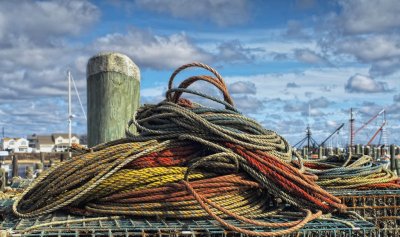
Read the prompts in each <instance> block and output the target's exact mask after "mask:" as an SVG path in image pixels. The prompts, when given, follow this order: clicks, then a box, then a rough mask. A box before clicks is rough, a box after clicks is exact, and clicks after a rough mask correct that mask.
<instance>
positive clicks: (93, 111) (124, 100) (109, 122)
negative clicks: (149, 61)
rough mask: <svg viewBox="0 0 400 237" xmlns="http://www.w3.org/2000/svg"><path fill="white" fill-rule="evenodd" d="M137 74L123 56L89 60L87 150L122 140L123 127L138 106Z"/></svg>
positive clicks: (134, 68) (104, 56) (113, 55)
mask: <svg viewBox="0 0 400 237" xmlns="http://www.w3.org/2000/svg"><path fill="white" fill-rule="evenodd" d="M96 64H97V65H96ZM127 64H129V65H127ZM126 69H129V70H126ZM132 72H137V73H132ZM139 75H140V74H139V69H138V68H137V66H136V65H135V64H134V63H133V62H132V61H131V60H130V59H129V58H128V60H127V56H125V55H121V54H114V53H110V54H100V55H96V56H94V57H93V58H91V59H90V60H89V62H88V74H87V102H88V103H87V106H88V145H89V147H93V146H95V145H98V144H100V143H104V142H108V141H112V140H115V139H118V138H122V137H125V127H126V124H127V123H128V121H129V120H130V118H131V117H132V116H133V114H134V112H135V111H136V110H137V108H138V107H139V97H140V91H139V88H140V76H139ZM133 129H134V128H133ZM132 132H134V131H132Z"/></svg>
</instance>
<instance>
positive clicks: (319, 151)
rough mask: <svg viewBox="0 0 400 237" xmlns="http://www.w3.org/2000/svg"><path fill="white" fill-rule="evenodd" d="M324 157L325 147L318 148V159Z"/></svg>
mask: <svg viewBox="0 0 400 237" xmlns="http://www.w3.org/2000/svg"><path fill="white" fill-rule="evenodd" d="M323 156H324V147H322V146H320V147H318V158H319V159H322V158H323Z"/></svg>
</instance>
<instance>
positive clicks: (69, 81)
mask: <svg viewBox="0 0 400 237" xmlns="http://www.w3.org/2000/svg"><path fill="white" fill-rule="evenodd" d="M71 137H72V103H71V72H70V71H69V70H68V146H69V148H68V156H69V158H71V152H70V150H69V149H70V148H71V145H72V143H71Z"/></svg>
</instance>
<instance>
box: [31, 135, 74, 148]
mask: <svg viewBox="0 0 400 237" xmlns="http://www.w3.org/2000/svg"><path fill="white" fill-rule="evenodd" d="M28 140H29V146H30V147H31V148H32V149H33V151H35V152H64V151H66V150H67V149H68V146H69V139H68V134H66V133H53V134H51V135H36V134H33V135H29V136H28ZM71 143H76V144H79V143H80V139H79V137H78V135H76V134H72V136H71Z"/></svg>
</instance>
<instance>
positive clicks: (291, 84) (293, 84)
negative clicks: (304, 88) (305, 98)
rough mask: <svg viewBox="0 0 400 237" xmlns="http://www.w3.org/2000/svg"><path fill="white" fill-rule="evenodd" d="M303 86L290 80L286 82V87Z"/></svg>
mask: <svg viewBox="0 0 400 237" xmlns="http://www.w3.org/2000/svg"><path fill="white" fill-rule="evenodd" d="M300 87H301V86H300V85H298V84H297V83H296V82H288V83H287V84H286V88H300Z"/></svg>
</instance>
